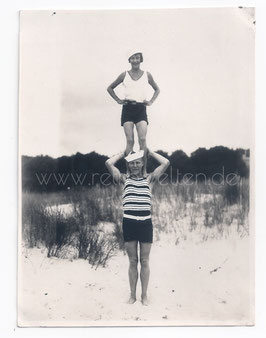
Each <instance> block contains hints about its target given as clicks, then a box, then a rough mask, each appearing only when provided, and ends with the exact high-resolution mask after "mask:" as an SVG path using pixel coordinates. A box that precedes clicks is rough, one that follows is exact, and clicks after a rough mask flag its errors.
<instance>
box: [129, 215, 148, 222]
mask: <svg viewBox="0 0 266 338" xmlns="http://www.w3.org/2000/svg"><path fill="white" fill-rule="evenodd" d="M124 217H125V218H131V219H136V220H137V221H145V219H149V218H151V215H148V216H134V215H127V214H124Z"/></svg>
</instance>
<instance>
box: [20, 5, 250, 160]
mask: <svg viewBox="0 0 266 338" xmlns="http://www.w3.org/2000/svg"><path fill="white" fill-rule="evenodd" d="M254 20H255V18H254V10H253V9H252V8H242V9H240V8H201V9H171V10H162V9H160V10H103V11H97V10H94V11H56V12H55V14H53V12H52V11H22V12H21V15H20V80H19V86H20V91H19V101H20V103H19V137H20V153H21V154H23V155H31V156H35V155H41V154H42V155H49V156H52V157H58V156H62V155H72V154H75V153H76V152H81V153H88V152H91V151H97V152H98V153H101V154H105V155H108V156H111V155H113V154H115V153H118V152H120V151H122V150H124V148H125V144H126V141H125V136H124V132H123V128H122V127H121V126H120V117H121V106H120V105H118V104H117V103H116V102H115V101H114V100H113V99H112V98H111V97H110V96H109V94H108V93H107V91H106V88H107V87H108V85H109V84H110V83H111V82H112V81H114V80H115V78H117V76H118V75H119V74H120V73H122V72H123V71H125V70H127V69H129V68H130V65H129V63H128V61H127V53H128V51H129V50H132V48H133V49H134V48H136V49H138V50H141V51H143V56H144V62H143V64H142V65H141V68H142V69H143V70H147V71H149V72H150V73H151V74H152V75H153V77H154V79H155V81H156V83H157V84H158V86H159V88H160V91H161V92H160V95H159V97H158V98H157V100H156V101H155V102H154V103H153V105H152V106H150V107H148V119H149V126H148V134H147V143H148V147H149V148H151V149H153V150H159V149H161V150H164V151H166V152H169V153H171V152H172V151H175V150H177V149H181V150H183V151H185V152H186V153H187V154H190V153H191V152H193V151H195V150H196V149H197V148H199V147H205V148H207V149H208V148H210V147H214V146H217V145H223V146H227V147H229V148H234V149H235V148H239V147H241V148H252V147H253V143H254V142H253V139H254V110H255V109H254V89H255V88H254V87H255V84H254V81H255V76H254V73H255V61H254V57H255V55H254V52H255V49H254V44H255V25H254V24H253V21H254ZM117 94H118V96H121V97H122V95H123V91H122V89H121V88H117ZM150 95H152V91H151V92H150ZM135 149H138V144H137V138H136V147H135Z"/></svg>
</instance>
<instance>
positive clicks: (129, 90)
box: [122, 71, 149, 102]
mask: <svg viewBox="0 0 266 338" xmlns="http://www.w3.org/2000/svg"><path fill="white" fill-rule="evenodd" d="M122 84H123V87H124V90H125V99H126V100H132V101H137V102H143V101H144V100H146V99H147V87H148V84H149V82H148V73H147V72H145V71H144V73H143V74H142V76H141V77H140V78H139V79H138V80H136V81H135V80H133V79H132V78H131V76H130V75H129V72H128V71H127V72H126V76H125V78H124V81H123V83H122Z"/></svg>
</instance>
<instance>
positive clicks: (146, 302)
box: [141, 296, 149, 306]
mask: <svg viewBox="0 0 266 338" xmlns="http://www.w3.org/2000/svg"><path fill="white" fill-rule="evenodd" d="M141 303H142V305H145V306H148V305H149V302H148V298H147V296H144V297H141Z"/></svg>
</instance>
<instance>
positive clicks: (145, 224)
mask: <svg viewBox="0 0 266 338" xmlns="http://www.w3.org/2000/svg"><path fill="white" fill-rule="evenodd" d="M123 236H124V241H125V242H130V241H138V242H141V243H152V239H153V229H152V221H151V218H149V219H146V220H144V221H138V220H136V219H130V218H125V217H124V218H123Z"/></svg>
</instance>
